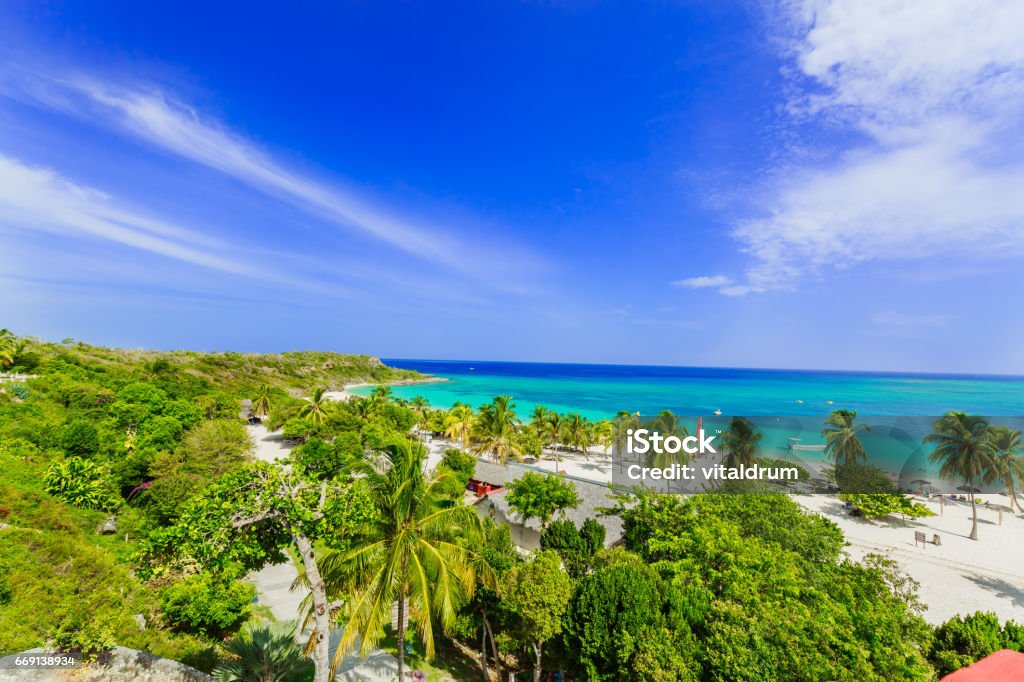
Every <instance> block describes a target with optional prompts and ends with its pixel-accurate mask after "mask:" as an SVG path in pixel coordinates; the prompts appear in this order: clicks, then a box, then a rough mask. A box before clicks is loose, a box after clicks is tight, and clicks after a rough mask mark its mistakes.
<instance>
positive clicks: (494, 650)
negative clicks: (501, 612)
mask: <svg viewBox="0 0 1024 682" xmlns="http://www.w3.org/2000/svg"><path fill="white" fill-rule="evenodd" d="M484 627H485V628H487V636H488V637H489V638H490V640H491V658H493V659H494V672H496V673H497V674H498V680H499V682H500V680H501V657H500V656H498V643H497V642H496V641H495V639H494V628H492V627H491V621H489V620H487V612H486V611H485V612H484Z"/></svg>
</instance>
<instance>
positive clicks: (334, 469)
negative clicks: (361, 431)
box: [291, 434, 359, 480]
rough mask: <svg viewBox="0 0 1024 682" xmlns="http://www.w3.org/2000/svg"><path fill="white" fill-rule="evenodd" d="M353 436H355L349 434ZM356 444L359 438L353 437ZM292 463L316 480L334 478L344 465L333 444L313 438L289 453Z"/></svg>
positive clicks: (342, 458) (343, 460)
mask: <svg viewBox="0 0 1024 682" xmlns="http://www.w3.org/2000/svg"><path fill="white" fill-rule="evenodd" d="M351 435H355V434H351ZM355 438H356V442H357V443H358V442H359V436H358V435H355ZM291 456H292V461H294V462H295V466H296V467H298V468H299V469H300V470H301V471H302V472H303V473H304V474H305V475H307V476H311V477H313V478H315V479H318V480H323V479H328V478H334V476H335V475H337V473H338V472H339V471H340V470H341V467H342V466H343V465H344V464H345V459H344V457H343V456H342V455H341V454H340V453H339V452H338V449H337V447H336V445H335V444H331V443H325V442H324V441H323V439H321V438H317V437H313V438H310V439H309V440H307V441H306V442H305V443H303V444H302V445H300V446H298V447H297V448H295V449H293V450H292V452H291Z"/></svg>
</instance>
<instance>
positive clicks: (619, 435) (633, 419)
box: [611, 410, 640, 471]
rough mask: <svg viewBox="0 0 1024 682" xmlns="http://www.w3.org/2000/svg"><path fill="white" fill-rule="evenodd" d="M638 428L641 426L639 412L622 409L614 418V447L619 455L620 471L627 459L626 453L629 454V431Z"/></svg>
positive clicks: (612, 437) (612, 438)
mask: <svg viewBox="0 0 1024 682" xmlns="http://www.w3.org/2000/svg"><path fill="white" fill-rule="evenodd" d="M638 428H640V415H639V413H637V414H633V413H632V412H629V411H627V410H620V411H619V413H618V414H616V415H615V419H613V420H612V436H611V440H612V448H613V449H614V451H615V453H616V454H617V455H618V459H619V470H620V471H621V470H622V465H623V463H624V462H625V460H626V457H625V455H627V454H628V452H627V448H626V443H627V440H628V438H629V432H630V431H631V430H636V429H638Z"/></svg>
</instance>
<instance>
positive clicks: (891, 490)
mask: <svg viewBox="0 0 1024 682" xmlns="http://www.w3.org/2000/svg"><path fill="white" fill-rule="evenodd" d="M825 474H826V476H828V477H829V478H830V479H831V480H833V481H834V482H835V484H836V485H837V486H839V490H841V491H843V492H850V493H859V494H868V495H890V494H895V493H896V486H895V485H893V482H892V481H891V480H890V479H889V476H888V475H887V474H886V473H885V472H884V471H883V470H881V469H879V468H878V467H876V466H871V465H870V464H853V463H850V464H839V465H836V466H835V467H834V468H832V469H826V471H825Z"/></svg>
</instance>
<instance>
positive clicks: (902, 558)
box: [794, 495, 1024, 624]
mask: <svg viewBox="0 0 1024 682" xmlns="http://www.w3.org/2000/svg"><path fill="white" fill-rule="evenodd" d="M985 498H987V499H990V500H991V501H992V502H999V503H1000V504H1006V503H1007V502H1008V499H1009V498H1007V497H1006V496H1005V495H986V496H985ZM794 499H795V500H796V501H797V502H799V503H800V504H801V505H803V506H804V507H805V508H807V509H809V510H812V511H815V512H817V513H819V514H821V515H822V516H824V517H825V518H827V519H829V520H830V521H833V522H834V523H836V524H837V525H838V526H839V527H840V528H841V529H842V531H843V534H844V535H845V536H846V540H847V542H848V543H849V546H848V547H847V548H846V551H847V553H848V554H849V555H850V557H851V558H853V559H858V560H859V559H861V558H863V557H864V555H866V554H868V553H872V552H873V553H876V554H883V555H885V556H887V557H889V558H891V559H894V560H895V561H897V562H898V563H899V564H900V566H901V568H902V570H903V571H904V572H905V573H906V574H907V575H909V576H910V577H911V578H913V579H914V580H916V581H917V582H919V583H920V584H921V589H920V592H919V594H920V597H921V601H922V602H924V603H925V604H926V605H927V606H928V610H927V611H926V612H925V614H924V616H925V619H926V620H928V622H930V623H933V624H938V623H941V622H943V621H945V620H947V619H949V618H950V617H951V616H953V615H955V614H958V613H959V614H966V613H972V612H974V611H992V612H994V613H995V614H996V615H998V616H999V618H1000V619H1001V620H1015V621H1017V622H1018V623H1022V622H1024V518H1022V517H1021V516H1019V515H1014V514H1010V513H1008V512H1003V515H1002V525H999V522H1000V519H999V513H998V512H997V511H996V510H994V509H985V508H983V507H981V508H979V509H978V538H979V539H978V540H976V541H975V540H970V539H968V537H967V536H968V535H969V534H970V532H971V505H970V503H966V502H947V503H946V504H945V507H943V505H942V504H940V503H939V501H938V500H937V499H936V498H932V499H930V500H926V499H924V498H917V499H918V501H919V502H922V503H923V504H925V505H926V506H927V507H928V508H929V509H931V510H932V511H934V512H935V514H936V516H930V517H927V518H922V519H914V520H911V521H907V524H906V526H904V522H903V520H902V519H901V518H899V517H887V518H883V519H877V520H875V521H867V520H865V519H863V518H859V517H854V516H850V514H849V511H848V510H847V509H845V508H844V507H843V503H842V502H840V501H839V500H838V499H837V498H836V497H835V496H833V495H800V496H795V497H794ZM915 531H918V532H923V533H925V535H926V537H927V538H928V540H929V541H930V540H931V539H932V537H933V536H934V535H938V536H939V537H940V539H941V543H942V544H941V545H939V546H936V545H933V544H931V543H930V542H929V543H928V544H927V545H925V546H923V547H922V545H921V544H920V543H917V544H916V545H915V542H914V532H915Z"/></svg>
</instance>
